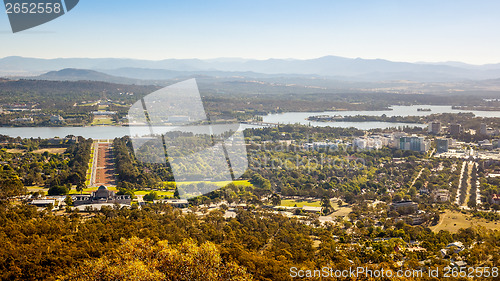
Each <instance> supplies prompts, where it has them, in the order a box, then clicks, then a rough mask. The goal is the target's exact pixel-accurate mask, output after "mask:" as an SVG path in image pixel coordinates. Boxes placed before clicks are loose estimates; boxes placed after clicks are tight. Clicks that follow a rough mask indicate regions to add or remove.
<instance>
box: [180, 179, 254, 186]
mask: <svg viewBox="0 0 500 281" xmlns="http://www.w3.org/2000/svg"><path fill="white" fill-rule="evenodd" d="M200 182H205V181H182V182H177V185H188V184H198V183H200ZM209 183H211V184H215V185H217V186H219V187H224V186H226V185H228V184H230V183H234V184H235V185H243V186H252V184H251V183H250V182H249V181H247V180H238V181H214V182H209Z"/></svg>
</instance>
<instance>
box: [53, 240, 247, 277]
mask: <svg viewBox="0 0 500 281" xmlns="http://www.w3.org/2000/svg"><path fill="white" fill-rule="evenodd" d="M61 280H81V281H84V280H85V281H86V280H89V281H90V280H92V281H94V280H104V281H105V280H131V281H132V280H134V281H142V280H179V281H183V280H186V281H187V280H193V281H196V280H207V281H218V280H253V278H252V275H250V274H249V273H247V272H246V269H245V268H244V267H241V266H239V265H237V264H235V263H232V262H230V263H223V261H222V258H221V256H220V253H219V251H218V250H217V247H216V246H215V244H213V243H211V242H206V243H204V244H202V245H200V246H198V245H196V243H195V242H194V241H193V240H185V241H184V242H182V243H181V244H180V245H178V246H173V245H170V244H169V243H168V242H167V241H160V242H158V243H157V244H156V245H155V244H153V242H152V241H151V240H149V239H139V238H136V237H132V238H131V239H129V240H125V239H123V238H122V239H121V246H120V247H119V248H118V250H117V254H116V255H114V256H113V255H109V254H108V255H105V256H103V257H101V258H99V259H97V260H88V261H86V262H84V263H83V265H81V266H80V267H78V268H76V269H73V270H71V271H70V272H69V273H68V274H67V275H65V276H63V277H62V278H61Z"/></svg>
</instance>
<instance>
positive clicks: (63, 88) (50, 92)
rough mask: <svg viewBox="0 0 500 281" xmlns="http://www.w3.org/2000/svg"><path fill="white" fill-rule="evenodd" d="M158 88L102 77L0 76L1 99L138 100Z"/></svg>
mask: <svg viewBox="0 0 500 281" xmlns="http://www.w3.org/2000/svg"><path fill="white" fill-rule="evenodd" d="M158 88H159V87H156V86H137V85H124V84H113V83H107V82H98V81H45V80H24V79H22V80H0V103H13V102H16V103H18V102H24V103H29V102H36V103H46V102H52V103H64V102H71V104H73V103H75V102H80V101H90V100H97V99H102V98H108V99H112V100H120V101H130V102H135V100H137V99H139V98H140V97H142V96H144V95H146V94H149V93H151V92H153V91H155V90H157V89H158ZM127 93H128V94H127Z"/></svg>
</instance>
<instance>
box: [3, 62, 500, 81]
mask: <svg viewBox="0 0 500 281" xmlns="http://www.w3.org/2000/svg"><path fill="white" fill-rule="evenodd" d="M61 69H64V72H63V73H53V72H52V73H51V71H59V70H61ZM67 69H80V70H82V69H85V70H87V71H88V72H81V71H75V70H67ZM90 71H98V72H100V73H96V72H90ZM46 72H48V73H46ZM44 73H46V74H44ZM40 74H43V75H42V76H40V77H38V78H46V79H56V78H58V77H68V78H70V77H72V79H68V80H73V79H78V77H84V78H82V79H81V80H85V79H88V80H95V79H105V80H104V81H109V82H119V83H129V82H133V81H138V80H166V79H173V78H182V77H192V76H197V75H202V76H211V77H235V76H243V77H254V78H272V77H304V76H305V77H323V78H332V79H336V80H344V81H367V82H374V81H397V80H411V81H417V82H448V81H450V82H456V81H470V80H485V79H497V78H500V64H488V65H481V66H478V65H469V64H465V63H460V62H443V63H407V62H393V61H388V60H382V59H360V58H357V59H351V58H343V57H336V56H326V57H321V58H317V59H308V60H297V59H268V60H250V59H237V58H236V59H224V58H222V59H210V60H200V59H167V60H159V61H149V60H136V59H117V58H102V59H90V58H60V59H37V58H24V57H6V58H2V59H0V76H34V75H40ZM105 75H108V76H105ZM85 77H86V78H85ZM113 79H117V80H113ZM123 79H129V80H123ZM124 81H128V82H124Z"/></svg>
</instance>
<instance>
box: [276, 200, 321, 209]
mask: <svg viewBox="0 0 500 281" xmlns="http://www.w3.org/2000/svg"><path fill="white" fill-rule="evenodd" d="M295 205H297V207H299V208H301V207H304V206H309V207H321V201H320V200H311V201H307V200H293V199H285V200H281V206H285V207H294V206H295Z"/></svg>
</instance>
